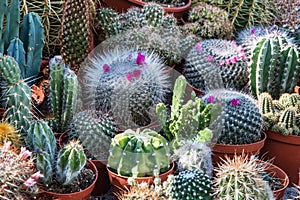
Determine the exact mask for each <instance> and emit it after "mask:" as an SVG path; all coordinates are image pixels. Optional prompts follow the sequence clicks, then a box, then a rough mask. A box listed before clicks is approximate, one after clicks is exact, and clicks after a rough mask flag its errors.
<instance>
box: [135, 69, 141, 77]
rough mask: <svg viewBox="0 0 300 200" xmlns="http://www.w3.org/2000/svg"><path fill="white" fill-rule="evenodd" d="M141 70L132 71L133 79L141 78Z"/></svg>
mask: <svg viewBox="0 0 300 200" xmlns="http://www.w3.org/2000/svg"><path fill="white" fill-rule="evenodd" d="M141 73H142V70H139V69H138V70H134V71H133V77H135V78H139V77H140V76H141Z"/></svg>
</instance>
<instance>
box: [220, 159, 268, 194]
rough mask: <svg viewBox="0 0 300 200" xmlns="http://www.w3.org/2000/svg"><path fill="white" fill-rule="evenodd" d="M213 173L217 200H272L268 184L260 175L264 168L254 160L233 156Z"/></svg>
mask: <svg viewBox="0 0 300 200" xmlns="http://www.w3.org/2000/svg"><path fill="white" fill-rule="evenodd" d="M215 171H216V178H215V180H214V186H215V195H216V198H218V199H225V200H230V199H237V200H242V199H243V200H244V199H245V200H248V199H249V200H250V199H261V200H273V199H274V197H273V193H272V191H271V189H270V186H269V184H268V182H267V181H265V180H263V177H262V175H261V172H263V171H264V167H263V166H259V165H258V163H257V161H256V160H255V159H249V158H248V157H247V156H245V155H240V156H237V155H235V156H234V157H233V158H232V159H229V158H226V160H224V162H223V163H221V164H219V165H218V167H217V168H216V169H215Z"/></svg>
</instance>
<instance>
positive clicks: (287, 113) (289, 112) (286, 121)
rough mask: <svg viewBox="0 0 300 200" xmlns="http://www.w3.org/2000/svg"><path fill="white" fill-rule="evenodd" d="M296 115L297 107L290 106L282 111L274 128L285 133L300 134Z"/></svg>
mask: <svg viewBox="0 0 300 200" xmlns="http://www.w3.org/2000/svg"><path fill="white" fill-rule="evenodd" d="M296 115H297V113H296V110H295V108H293V107H289V108H287V109H285V110H284V111H283V112H282V113H281V115H280V118H279V121H278V123H277V124H275V125H274V126H273V127H272V130H273V131H275V132H280V133H282V134H283V135H299V133H300V130H299V127H297V125H296Z"/></svg>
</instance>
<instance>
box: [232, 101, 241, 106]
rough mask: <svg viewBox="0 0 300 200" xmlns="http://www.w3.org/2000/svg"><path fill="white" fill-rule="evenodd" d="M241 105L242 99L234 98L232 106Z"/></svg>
mask: <svg viewBox="0 0 300 200" xmlns="http://www.w3.org/2000/svg"><path fill="white" fill-rule="evenodd" d="M240 105H241V101H240V100H238V99H232V100H231V106H233V107H235V106H240Z"/></svg>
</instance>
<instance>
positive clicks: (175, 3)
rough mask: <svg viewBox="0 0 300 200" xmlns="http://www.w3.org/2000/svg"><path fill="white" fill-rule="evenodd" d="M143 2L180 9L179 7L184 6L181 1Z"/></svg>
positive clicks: (156, 0)
mask: <svg viewBox="0 0 300 200" xmlns="http://www.w3.org/2000/svg"><path fill="white" fill-rule="evenodd" d="M145 2H155V3H158V4H161V5H164V6H167V7H180V6H184V5H185V4H186V2H185V1H181V0H154V1H153V0H145Z"/></svg>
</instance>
